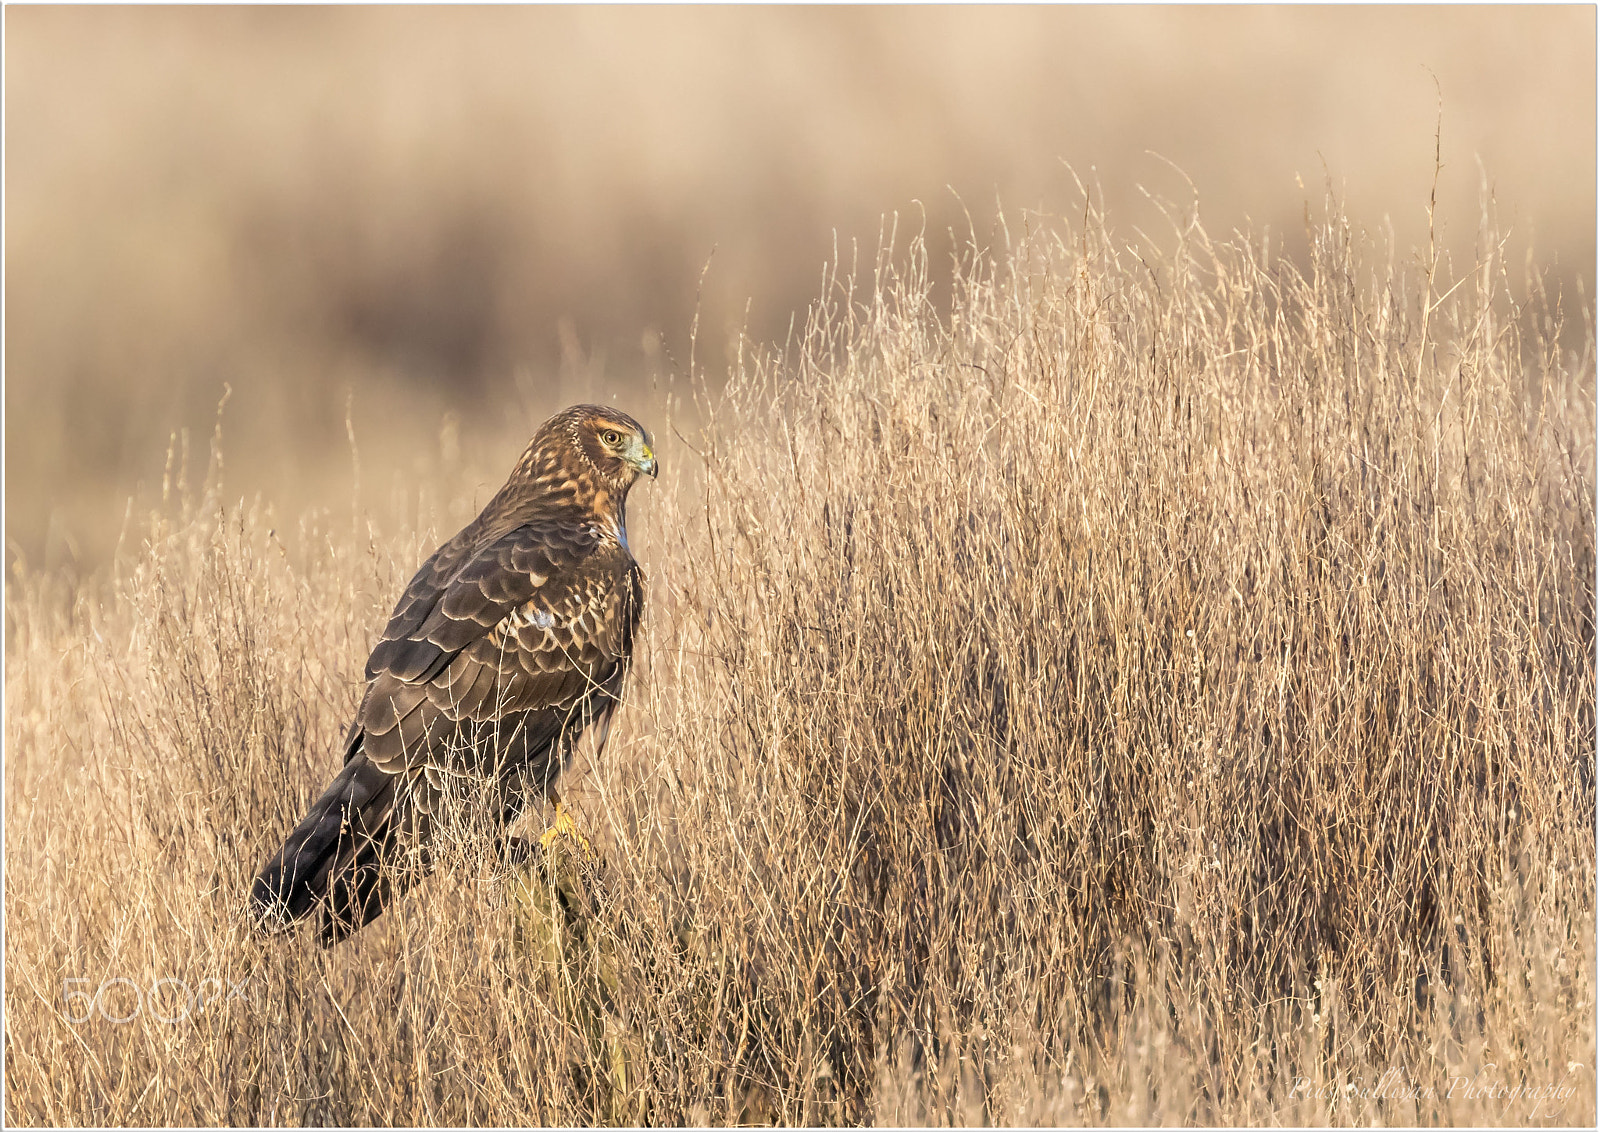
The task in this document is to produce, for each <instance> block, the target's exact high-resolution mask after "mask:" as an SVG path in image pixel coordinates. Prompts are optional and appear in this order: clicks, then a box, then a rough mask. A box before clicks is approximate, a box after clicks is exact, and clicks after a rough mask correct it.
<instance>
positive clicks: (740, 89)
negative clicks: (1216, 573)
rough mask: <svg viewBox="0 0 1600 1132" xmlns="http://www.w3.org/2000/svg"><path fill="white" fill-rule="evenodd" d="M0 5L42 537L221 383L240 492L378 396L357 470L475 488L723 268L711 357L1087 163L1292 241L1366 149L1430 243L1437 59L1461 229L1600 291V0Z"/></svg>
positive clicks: (662, 329)
mask: <svg viewBox="0 0 1600 1132" xmlns="http://www.w3.org/2000/svg"><path fill="white" fill-rule="evenodd" d="M5 39H6V44H5V107H6V109H5V206H6V208H5V237H6V245H5V260H6V262H5V272H6V274H5V282H6V294H5V407H6V415H5V443H6V454H5V470H6V487H5V502H6V524H5V527H6V530H5V533H6V554H7V562H8V565H9V564H10V563H12V562H14V561H15V559H16V557H17V556H18V555H21V556H22V558H23V559H24V560H25V561H26V562H27V563H28V564H29V565H31V566H45V567H48V568H52V569H55V568H60V569H64V570H69V571H75V572H91V571H94V570H96V569H98V568H100V567H102V566H103V565H104V563H105V561H106V559H107V556H108V555H109V554H110V552H111V550H112V548H113V547H114V546H115V544H116V541H117V538H118V534H119V531H120V530H121V528H122V519H123V515H124V512H125V509H126V508H127V506H128V501H129V498H130V497H137V498H139V499H140V500H141V501H142V500H144V499H146V498H148V497H149V496H150V495H151V493H152V492H159V490H160V482H161V476H162V469H163V465H164V462H165V459H166V454H167V450H168V444H169V437H170V436H171V435H172V434H173V432H174V431H175V430H179V429H184V428H187V429H189V430H190V432H191V434H192V438H193V439H192V441H191V445H192V447H193V448H194V449H195V452H196V457H195V459H196V460H197V462H198V463H199V464H200V465H201V467H202V468H203V465H204V454H205V452H206V448H207V442H208V440H209V437H210V435H211V431H212V427H213V422H214V421H215V418H216V408H217V404H218V401H219V399H220V398H221V396H222V392H223V388H224V385H229V386H231V387H232V390H233V392H232V397H231V400H230V401H229V403H228V406H227V409H226V412H225V414H224V420H223V428H224V432H225V437H226V439H225V452H226V455H227V467H226V484H227V487H228V493H229V495H230V497H232V498H238V497H240V496H254V495H255V494H256V493H261V495H262V496H264V497H265V499H267V500H268V501H270V502H271V503H272V504H273V505H274V506H275V507H278V508H280V509H283V510H284V511H285V512H286V513H292V512H293V510H294V509H298V508H301V507H305V506H311V505H335V504H339V503H341V502H342V503H343V505H346V506H348V503H349V500H350V498H351V489H352V483H353V480H354V477H355V474H356V472H355V462H354V460H353V458H352V452H351V446H350V443H349V441H348V439H347V434H346V420H347V414H348V418H349V420H350V422H351V424H352V425H353V428H354V432H355V435H356V439H357V451H358V452H359V458H360V463H361V469H362V471H361V474H362V475H363V476H364V477H365V478H366V482H368V483H372V482H379V483H387V482H403V481H404V479H405V477H407V476H417V475H423V474H435V473H436V472H437V471H438V470H439V469H441V468H443V469H445V472H446V474H456V475H460V476H467V475H471V476H477V477H481V479H482V484H481V490H480V489H479V488H475V487H473V486H472V485H470V484H464V485H463V489H464V490H472V491H476V494H477V498H478V500H479V501H480V502H482V501H483V500H486V499H487V497H488V494H489V492H490V491H492V490H493V488H494V487H495V486H497V484H498V482H499V479H500V478H501V477H503V475H504V474H505V472H506V470H507V469H508V468H509V466H510V463H511V461H512V460H513V459H514V458H515V456H516V454H517V452H518V451H519V450H520V448H521V446H522V444H523V443H525V441H526V438H527V435H528V432H529V430H530V429H531V427H532V426H533V425H534V424H536V423H537V421H538V420H540V419H542V418H543V417H544V416H545V415H547V414H548V413H550V412H553V411H554V410H556V409H558V408H560V407H561V406H562V405H564V404H567V403H569V402H572V401H575V400H602V401H615V402H617V403H618V404H620V405H622V406H623V407H626V408H634V409H637V410H640V415H643V416H646V417H647V418H648V415H649V412H650V411H652V410H651V407H652V406H656V405H659V402H660V397H661V388H662V383H663V382H664V381H665V380H666V375H668V374H670V373H671V372H673V371H674V369H676V370H677V371H678V372H680V373H681V372H682V371H683V369H684V368H685V367H686V365H687V361H688V353H689V346H688V342H689V336H690V328H691V325H692V323H693V320H694V317H695V312H696V309H697V295H698V310H699V317H700V321H699V342H698V354H697V361H699V362H701V363H703V364H704V365H705V368H706V369H707V370H708V372H709V373H710V374H711V375H712V376H713V377H714V376H715V375H716V374H717V372H718V371H719V370H720V369H721V368H722V367H723V366H724V365H725V358H726V356H727V351H728V350H729V349H730V343H732V342H734V341H735V340H736V338H737V335H738V334H739V332H740V330H741V329H743V330H744V331H745V333H746V334H747V335H748V336H749V337H750V338H752V339H755V340H757V341H761V340H769V339H773V338H777V339H781V338H782V337H783V335H784V333H785V331H786V330H787V329H788V327H789V324H790V320H791V318H798V319H803V317H804V310H805V306H806V304H807V303H808V302H809V301H810V300H811V299H812V298H813V297H815V295H816V294H817V293H818V291H819V287H820V278H821V271H822V267H823V264H824V262H825V261H826V260H827V259H828V258H829V257H830V256H832V254H833V252H834V249H835V247H836V246H837V247H839V248H840V249H841V250H843V252H844V254H845V259H846V261H847V262H848V258H849V248H850V242H851V241H852V240H856V241H859V243H860V245H861V248H862V255H863V259H864V260H865V261H867V262H870V255H871V251H872V249H873V248H874V247H875V246H876V243H877V240H878V232H879V229H880V222H881V219H882V218H883V217H884V216H885V215H886V214H893V213H898V214H899V215H900V217H901V222H900V232H901V243H902V245H903V244H904V242H905V236H906V235H907V233H909V232H911V231H914V230H916V229H917V228H918V227H920V226H921V224H922V223H923V221H922V219H921V218H922V217H923V216H924V215H925V216H926V218H927V219H926V224H927V231H928V235H929V241H930V245H931V247H932V248H933V250H934V253H935V255H936V257H938V258H937V259H936V261H935V262H936V263H943V262H946V259H945V257H947V255H948V253H949V249H950V247H951V243H950V240H949V238H948V236H947V235H946V233H947V230H948V229H949V228H950V227H951V226H955V227H957V228H958V229H959V230H960V232H961V233H962V234H964V233H965V232H966V229H967V221H966V220H965V218H964V217H965V213H970V214H971V216H972V218H973V220H974V221H975V222H976V225H977V230H978V232H979V235H980V237H987V235H988V234H989V233H990V232H992V231H993V229H992V219H993V217H994V215H995V210H996V207H997V205H1003V206H1004V208H1005V209H1006V210H1007V215H1008V217H1009V218H1011V219H1012V221H1013V223H1015V222H1017V221H1019V220H1020V218H1021V215H1022V213H1023V211H1024V210H1034V209H1037V210H1042V211H1043V212H1046V213H1050V214H1074V213H1076V212H1077V211H1081V207H1082V201H1081V198H1080V197H1079V196H1078V194H1077V192H1076V190H1075V188H1074V182H1073V177H1072V173H1071V172H1069V170H1068V168H1067V164H1070V166H1071V167H1072V169H1073V170H1075V171H1076V172H1077V173H1078V175H1079V176H1081V177H1082V178H1083V179H1084V180H1086V181H1087V180H1090V179H1091V178H1092V179H1094V180H1096V181H1097V182H1098V184H1099V185H1100V187H1101V189H1102V191H1103V194H1104V198H1105V202H1106V206H1107V211H1108V213H1109V219H1110V223H1111V224H1112V226H1113V228H1114V229H1116V230H1117V231H1119V232H1121V233H1125V234H1126V236H1127V238H1128V239H1129V240H1132V239H1134V238H1135V228H1136V227H1143V228H1144V229H1145V230H1146V231H1156V230H1158V229H1159V228H1160V227H1161V226H1162V222H1161V221H1160V219H1159V216H1158V214H1157V213H1156V212H1155V211H1154V210H1153V208H1152V206H1151V205H1150V204H1149V203H1148V201H1147V200H1146V199H1145V197H1144V196H1143V194H1142V192H1141V189H1145V190H1148V191H1150V192H1152V193H1155V194H1157V195H1160V196H1163V197H1166V198H1169V199H1175V200H1179V201H1187V200H1189V199H1190V197H1191V192H1195V193H1198V196H1199V200H1200V207H1201V217H1202V220H1203V222H1204V223H1205V224H1206V226H1207V228H1208V229H1209V230H1210V231H1211V232H1212V233H1213V235H1226V234H1227V233H1228V232H1229V231H1231V230H1232V229H1233V228H1235V227H1241V228H1242V227H1245V226H1246V225H1254V226H1256V227H1257V228H1258V229H1259V228H1261V227H1265V228H1266V229H1267V230H1268V231H1269V232H1272V233H1275V234H1278V235H1279V236H1281V238H1282V240H1283V246H1284V247H1285V248H1286V249H1287V250H1288V251H1290V253H1291V254H1292V253H1294V252H1295V251H1296V249H1297V248H1298V246H1299V245H1300V244H1302V243H1303V236H1302V235H1301V233H1302V232H1303V225H1304V215H1305V212H1306V209H1307V206H1308V205H1309V206H1310V207H1311V209H1312V210H1313V212H1316V211H1318V210H1320V207H1321V202H1322V199H1323V195H1324V186H1325V184H1326V183H1327V182H1328V180H1329V179H1330V178H1331V180H1332V183H1333V185H1334V186H1335V188H1336V189H1337V190H1338V191H1339V192H1340V193H1341V194H1342V195H1343V197H1344V199H1345V201H1346V203H1347V206H1348V210H1349V212H1350V214H1351V216H1352V219H1353V220H1354V221H1355V222H1357V223H1358V224H1359V225H1362V226H1364V227H1366V228H1367V229H1368V230H1369V231H1371V232H1373V233H1382V232H1384V231H1386V230H1387V229H1388V227H1390V226H1392V229H1393V231H1394V234H1395V237H1396V240H1397V242H1398V244H1399V245H1400V247H1401V249H1402V250H1404V249H1407V248H1410V247H1411V246H1412V245H1415V244H1417V243H1419V242H1423V241H1425V240H1426V236H1427V217H1426V206H1427V202H1428V194H1429V189H1430V186H1431V184H1432V180H1433V175H1434V132H1435V124H1436V121H1437V114H1438V110H1439V98H1440V93H1441V92H1442V95H1443V115H1444V116H1443V132H1442V146H1443V161H1444V172H1443V174H1442V180H1441V190H1440V212H1439V215H1440V221H1441V224H1442V231H1443V242H1444V246H1445V247H1446V249H1447V250H1449V251H1450V252H1451V253H1452V254H1453V255H1455V256H1456V257H1457V259H1458V261H1459V260H1461V259H1464V258H1466V257H1470V255H1471V253H1472V242H1473V237H1474V235H1475V233H1476V230H1477V225H1478V218H1479V195H1480V186H1481V184H1482V183H1483V178H1485V177H1486V178H1487V179H1488V182H1489V183H1490V184H1491V185H1492V187H1493V191H1494V194H1495V198H1496V200H1497V202H1498V211H1499V218H1500V222H1501V223H1502V225H1504V226H1506V227H1508V228H1509V229H1510V230H1511V232H1512V245H1511V246H1512V249H1513V254H1514V255H1516V256H1518V257H1521V256H1524V255H1531V257H1532V259H1531V262H1532V264H1533V265H1534V266H1535V267H1537V268H1539V269H1542V270H1544V271H1547V272H1548V277H1549V279H1550V280H1551V282H1552V283H1553V284H1555V285H1559V286H1560V287H1561V288H1562V289H1563V293H1564V295H1565V296H1566V305H1567V309H1568V311H1569V312H1579V311H1583V312H1587V310H1588V307H1589V296H1591V295H1592V294H1593V286H1594V264H1595V10H1594V8H1593V7H1592V6H1583V7H1561V8H1555V7H1540V8H1536V7H1479V6H1474V7H1444V6H1431V7H1426V8H1392V7H1353V6H1351V7H1337V8H1316V9H1313V8H1306V7H1269V8H1261V7H1242V8H1226V9H1221V8H1219V9H1204V8H1192V7H1185V8H1151V7H1131V6H1119V7H1115V8H1109V7H1108V8H1096V7H1079V8H1061V7H1054V8H1042V7H1028V8H990V7H983V8H949V7H941V8H894V9H883V8H874V9H848V8H835V7H820V8H800V9H789V8H781V9H780V8H762V9H739V8H659V7H652V8H622V7H606V8H537V9H530V8H500V7H494V8H472V9H466V8H428V9H419V8H370V7H358V8H283V7H261V8H241V9H222V8H207V7H196V8H186V9H158V8H121V9H94V8H57V9H52V8H33V7H25V8H16V7H12V8H8V9H7V10H6V12H5ZM1436 80H1437V87H1436V85H1435V83H1436ZM1156 155H1159V156H1156ZM1168 162H1171V163H1172V164H1168ZM1174 164H1175V165H1176V166H1178V167H1179V168H1181V170H1182V171H1183V172H1182V174H1180V173H1179V172H1177V171H1176V170H1175V169H1174V168H1173V165H1174ZM1183 174H1187V178H1188V180H1189V181H1192V183H1193V186H1194V187H1193V190H1191V189H1190V187H1189V185H1188V183H1187V182H1186V180H1185V177H1184V175H1183ZM963 210H965V212H964V211H963ZM713 250H714V252H715V254H714V255H713ZM708 260H709V263H710V266H709V270H705V272H704V282H703V288H702V286H701V283H702V271H703V269H705V268H706V265H707V262H708ZM1583 317H1588V316H1587V314H1586V313H1585V314H1584V315H1583ZM647 423H651V422H650V421H649V420H648V419H647ZM452 468H457V469H462V470H458V471H454V472H452V471H451V469H452ZM132 533H133V535H135V536H136V535H137V527H136V528H135V530H134V531H133V532H132ZM442 533H446V532H441V534H442Z"/></svg>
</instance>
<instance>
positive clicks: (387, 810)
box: [250, 754, 426, 946]
mask: <svg viewBox="0 0 1600 1132" xmlns="http://www.w3.org/2000/svg"><path fill="white" fill-rule="evenodd" d="M400 781H401V779H400V776H397V775H392V774H386V773H385V772H383V771H381V770H379V769H378V768H377V767H375V766H373V765H372V764H371V763H370V762H368V761H367V758H366V756H365V755H359V754H358V755H356V756H355V757H354V758H353V759H351V760H350V761H349V762H348V763H346V764H345V767H344V769H343V770H342V771H341V772H340V773H339V776H338V777H337V778H335V779H334V780H333V783H332V784H331V785H330V786H329V787H328V789H327V790H325V791H323V794H322V797H320V798H318V799H317V800H316V802H314V803H313V804H312V806H311V810H310V812H309V813H307V814H306V816H305V817H304V818H303V819H301V821H300V824H299V825H297V826H295V828H294V832H292V833H290V834H289V838H288V840H287V841H285V842H284V844H283V848H282V849H280V850H278V853H277V855H276V856H275V857H273V858H272V860H270V861H268V862H267V864H266V867H265V868H263V869H262V870H261V873H260V875H259V876H257V877H256V880H255V884H254V885H253V886H252V887H251V892H250V899H251V904H252V907H253V911H254V913H255V916H256V920H257V923H258V924H259V925H260V927H261V928H262V929H263V930H265V931H281V930H283V929H285V928H287V927H289V926H290V925H291V924H294V923H295V922H297V921H299V920H301V919H303V918H304V917H305V916H307V915H308V914H309V913H311V912H312V911H313V910H314V909H317V908H319V907H320V908H321V910H322V918H321V920H322V922H321V931H320V933H319V934H320V935H321V938H322V943H323V945H324V946H327V945H329V944H333V943H337V942H339V941H340V940H342V939H344V938H346V937H347V936H349V935H350V934H351V933H352V932H354V931H356V930H357V929H359V928H361V927H363V926H365V925H366V924H368V923H371V922H372V921H373V920H374V919H376V918H377V917H378V916H379V915H381V914H382V912H383V910H384V908H385V907H386V906H387V905H388V903H389V901H390V900H391V899H392V898H393V897H394V896H396V895H398V894H399V892H400V891H403V890H404V889H406V888H409V887H410V886H411V883H412V882H413V881H414V880H415V879H416V878H415V877H414V876H412V875H411V874H412V873H413V872H414V871H415V870H414V869H412V868H408V869H405V870H396V869H394V868H392V867H389V866H392V865H393V864H394V863H395V860H394V859H395V857H396V856H398V855H400V854H399V853H398V852H397V850H399V849H401V848H402V846H400V845H399V844H397V842H399V841H401V840H402V838H399V837H397V833H398V832H399V831H398V830H397V825H400V824H403V822H399V821H397V820H396V819H397V818H398V817H399V815H397V814H396V812H395V809H396V806H395V802H396V797H395V792H396V788H397V787H398V786H399V784H400ZM408 832H410V833H420V832H422V831H408ZM403 840H404V841H405V842H406V843H408V844H415V845H417V846H419V847H420V846H421V845H422V844H423V842H425V840H426V838H425V837H413V836H406V837H404V838H403ZM415 863H416V864H423V862H421V861H420V860H419V861H417V862H415Z"/></svg>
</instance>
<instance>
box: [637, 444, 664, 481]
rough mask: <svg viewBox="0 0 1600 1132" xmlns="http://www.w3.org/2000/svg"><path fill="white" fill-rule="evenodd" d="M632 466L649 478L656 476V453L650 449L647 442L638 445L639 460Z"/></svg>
mask: <svg viewBox="0 0 1600 1132" xmlns="http://www.w3.org/2000/svg"><path fill="white" fill-rule="evenodd" d="M634 466H635V467H637V468H638V469H639V471H641V472H643V473H644V474H645V475H647V476H649V477H650V478H651V479H655V478H656V471H657V470H658V469H657V467H656V454H655V453H654V452H653V451H651V450H650V446H649V445H648V444H644V445H641V446H640V451H639V460H638V462H637V463H636V464H635V465H634Z"/></svg>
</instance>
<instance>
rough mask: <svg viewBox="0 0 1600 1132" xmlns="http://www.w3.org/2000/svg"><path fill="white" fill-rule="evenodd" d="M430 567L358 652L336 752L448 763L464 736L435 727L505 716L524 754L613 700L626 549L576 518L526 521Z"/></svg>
mask: <svg viewBox="0 0 1600 1132" xmlns="http://www.w3.org/2000/svg"><path fill="white" fill-rule="evenodd" d="M431 565H432V563H431V562H430V566H431ZM437 572H438V571H437V570H435V571H433V573H434V574H437ZM429 578H430V570H429V567H424V569H423V570H421V571H419V572H418V575H417V578H416V579H413V581H412V584H411V585H410V586H408V587H407V592H406V594H405V595H404V596H402V598H401V601H400V603H399V605H398V606H397V607H396V611H395V615H394V617H393V618H391V620H390V623H389V626H388V628H387V629H385V631H384V634H383V639H382V640H381V641H380V642H379V643H378V645H377V647H375V648H374V649H373V652H372V657H371V659H370V660H369V661H368V662H367V670H368V672H369V674H370V676H369V681H370V682H369V684H368V688H367V694H366V696H365V698H364V699H363V700H362V704H361V708H360V711H359V712H358V714H357V718H356V721H355V722H356V726H355V728H353V729H352V735H351V744H350V747H349V749H348V754H347V757H352V758H353V757H354V756H355V754H356V753H357V752H358V751H359V752H361V753H364V754H365V755H366V756H367V758H368V759H370V760H371V761H372V762H373V763H374V764H375V765H377V766H378V767H380V768H381V769H383V770H385V771H387V772H389V773H399V772H400V771H401V770H403V769H412V770H419V769H422V768H424V767H433V768H435V769H438V770H447V769H452V768H454V767H458V766H459V765H460V763H461V761H462V756H463V754H464V753H465V750H466V749H467V748H472V747H474V746H476V744H474V743H472V742H468V743H466V744H462V743H454V744H452V743H449V742H446V740H447V738H448V737H449V736H451V735H452V734H453V733H458V732H460V731H462V730H463V729H464V727H465V725H468V724H481V725H491V724H492V725H495V726H500V727H503V728H504V729H505V733H504V734H503V735H500V736H497V737H496V740H497V741H496V742H495V743H494V744H493V745H494V746H495V747H497V748H498V749H499V750H500V753H501V755H502V757H504V756H506V755H509V754H511V753H512V751H513V749H520V750H521V751H522V752H524V753H525V754H526V755H527V756H528V757H532V756H534V755H535V754H537V753H538V752H539V751H540V750H541V749H542V748H544V747H547V746H548V745H549V744H550V743H551V742H552V741H553V740H554V739H555V738H557V737H558V736H560V735H561V734H562V733H563V732H572V731H574V730H575V729H576V730H581V729H582V727H583V726H584V725H586V724H587V723H588V722H591V721H593V720H594V719H597V718H599V717H600V716H601V715H602V714H605V713H608V712H609V710H610V708H611V707H612V706H613V705H614V704H615V700H616V696H617V694H618V693H619V692H620V684H621V676H622V673H623V671H624V670H625V668H626V664H627V659H628V655H629V653H630V651H631V648H632V643H633V634H634V629H635V626H636V625H637V621H638V616H639V599H640V596H641V594H640V586H639V580H638V571H637V567H636V566H635V565H634V563H633V560H632V558H631V557H630V556H629V555H628V553H627V551H626V550H625V549H623V548H622V547H620V546H618V545H617V544H615V543H611V542H602V541H599V540H598V539H596V538H595V537H594V535H593V533H592V530H591V528H588V527H586V526H576V527H575V526H574V525H572V524H566V525H563V526H560V527H555V526H551V527H545V526H540V525H527V526H523V527H519V528H517V529H516V530H513V531H511V532H509V533H507V534H505V535H502V536H501V537H499V538H497V539H495V540H493V541H492V542H489V543H488V544H487V545H485V546H483V547H482V548H481V549H479V550H478V551H476V552H475V553H471V554H467V555H463V556H462V561H461V562H460V564H459V566H456V567H455V568H453V569H452V570H451V571H450V573H449V575H448V576H447V577H446V578H444V579H443V580H441V581H437V582H430V580H429Z"/></svg>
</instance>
